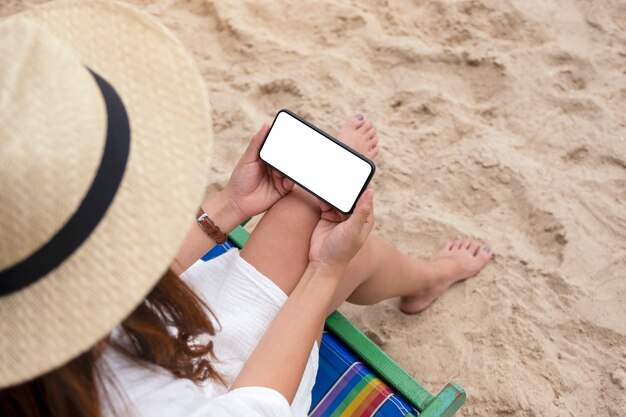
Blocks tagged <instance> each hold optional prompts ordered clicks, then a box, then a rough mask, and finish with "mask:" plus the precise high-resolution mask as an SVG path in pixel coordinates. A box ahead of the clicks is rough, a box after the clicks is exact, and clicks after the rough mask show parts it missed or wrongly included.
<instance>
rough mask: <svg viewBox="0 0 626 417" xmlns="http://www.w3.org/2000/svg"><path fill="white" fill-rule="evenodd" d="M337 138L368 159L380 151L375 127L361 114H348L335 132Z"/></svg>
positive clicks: (374, 156)
mask: <svg viewBox="0 0 626 417" xmlns="http://www.w3.org/2000/svg"><path fill="white" fill-rule="evenodd" d="M337 139H339V140H340V141H342V142H343V143H345V144H346V145H348V146H349V147H351V148H352V149H354V150H355V151H357V152H359V153H360V154H361V155H363V156H365V157H366V158H369V159H374V158H376V156H378V153H379V152H380V145H379V143H378V136H377V135H376V128H375V127H374V125H373V124H372V121H371V120H369V119H367V118H366V117H365V116H363V115H362V114H355V115H354V116H350V117H349V118H348V120H346V123H344V125H343V127H342V128H341V130H339V133H337Z"/></svg>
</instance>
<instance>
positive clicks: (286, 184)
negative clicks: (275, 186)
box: [283, 177, 296, 192]
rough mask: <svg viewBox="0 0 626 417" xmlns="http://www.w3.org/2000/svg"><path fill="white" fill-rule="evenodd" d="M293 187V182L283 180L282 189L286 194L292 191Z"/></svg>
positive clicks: (287, 179)
mask: <svg viewBox="0 0 626 417" xmlns="http://www.w3.org/2000/svg"><path fill="white" fill-rule="evenodd" d="M295 186H296V183H295V182H293V181H291V180H290V179H289V178H287V177H285V178H283V188H284V189H285V191H286V192H290V191H291V190H293V187H295Z"/></svg>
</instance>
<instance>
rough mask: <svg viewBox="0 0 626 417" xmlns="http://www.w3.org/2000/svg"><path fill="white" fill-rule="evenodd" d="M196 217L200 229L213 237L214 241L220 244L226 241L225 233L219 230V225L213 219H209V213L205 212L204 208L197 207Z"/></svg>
mask: <svg viewBox="0 0 626 417" xmlns="http://www.w3.org/2000/svg"><path fill="white" fill-rule="evenodd" d="M197 217H198V218H197V221H198V224H199V225H200V227H201V228H202V230H204V232H205V233H206V234H207V235H209V237H210V238H211V239H213V240H214V241H215V243H218V244H220V243H224V242H226V240H227V239H228V236H226V234H225V233H224V232H222V231H221V230H220V228H219V226H217V225H216V224H215V223H213V220H211V218H210V217H209V215H208V214H206V213H205V212H204V210H202V208H199V209H198V214H197Z"/></svg>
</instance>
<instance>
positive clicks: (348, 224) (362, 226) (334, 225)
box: [309, 189, 374, 270]
mask: <svg viewBox="0 0 626 417" xmlns="http://www.w3.org/2000/svg"><path fill="white" fill-rule="evenodd" d="M320 208H321V210H322V214H321V218H320V220H319V222H318V223H317V226H316V227H315V229H314V230H313V234H312V236H311V247H310V250H309V266H311V267H315V268H322V269H332V270H337V269H339V270H343V269H345V268H346V266H347V265H348V262H350V260H351V259H352V257H353V256H354V255H356V253H357V252H358V251H359V249H361V247H362V246H363V244H364V243H365V239H367V236H368V235H369V234H370V231H371V230H372V227H373V225H374V191H373V190H371V189H367V190H366V191H365V192H364V193H363V194H362V195H361V198H359V201H358V202H357V205H356V208H355V209H354V212H353V213H352V215H351V216H349V217H348V216H346V215H344V214H341V213H339V212H338V211H337V210H335V209H333V208H332V207H330V206H329V205H327V204H325V203H322V202H320Z"/></svg>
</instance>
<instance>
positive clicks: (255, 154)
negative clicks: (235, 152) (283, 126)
mask: <svg viewBox="0 0 626 417" xmlns="http://www.w3.org/2000/svg"><path fill="white" fill-rule="evenodd" d="M269 129H270V127H269V125H268V124H267V123H263V124H262V125H261V128H260V129H259V131H258V132H256V133H255V135H254V136H252V139H251V140H250V144H249V145H248V148H247V149H246V152H245V154H244V159H245V160H246V162H248V161H250V160H256V159H258V158H259V151H260V150H261V145H262V144H263V141H264V140H265V137H266V136H267V133H268V132H269Z"/></svg>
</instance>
